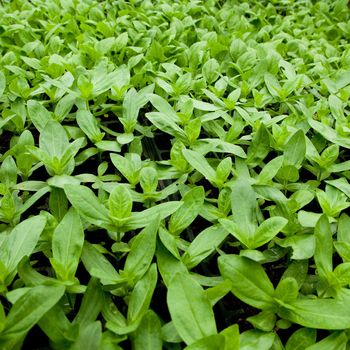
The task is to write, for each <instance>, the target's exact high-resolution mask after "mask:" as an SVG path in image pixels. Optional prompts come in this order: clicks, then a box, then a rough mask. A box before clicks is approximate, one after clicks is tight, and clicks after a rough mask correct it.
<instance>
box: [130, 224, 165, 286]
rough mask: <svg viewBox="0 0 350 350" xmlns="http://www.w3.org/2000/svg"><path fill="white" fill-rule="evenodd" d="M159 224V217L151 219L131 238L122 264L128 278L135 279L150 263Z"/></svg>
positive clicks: (140, 275) (141, 274)
mask: <svg viewBox="0 0 350 350" xmlns="http://www.w3.org/2000/svg"><path fill="white" fill-rule="evenodd" d="M159 224H160V220H159V218H156V219H155V220H152V221H151V222H150V223H149V224H148V225H147V226H146V228H144V229H143V230H142V231H141V232H140V233H139V234H138V235H137V236H136V238H135V239H134V240H133V242H132V245H131V250H130V252H129V254H128V256H127V259H126V261H125V266H124V272H125V273H126V274H127V275H128V277H129V278H130V279H134V280H135V281H137V280H138V279H139V278H141V277H142V276H143V275H144V273H145V272H146V271H147V270H148V268H149V266H150V265H151V262H152V259H153V256H154V253H155V250H156V237H157V232H158V228H159Z"/></svg>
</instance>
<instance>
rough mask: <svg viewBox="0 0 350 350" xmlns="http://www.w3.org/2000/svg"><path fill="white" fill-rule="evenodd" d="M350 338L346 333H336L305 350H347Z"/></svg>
mask: <svg viewBox="0 0 350 350" xmlns="http://www.w3.org/2000/svg"><path fill="white" fill-rule="evenodd" d="M347 343H348V337H347V335H346V333H345V332H334V333H333V334H331V335H329V336H328V337H326V338H324V339H322V340H321V341H319V342H317V343H316V344H313V345H310V346H308V347H307V348H305V350H346V348H347V346H346V345H347Z"/></svg>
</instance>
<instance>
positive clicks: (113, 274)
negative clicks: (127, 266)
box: [81, 241, 125, 285]
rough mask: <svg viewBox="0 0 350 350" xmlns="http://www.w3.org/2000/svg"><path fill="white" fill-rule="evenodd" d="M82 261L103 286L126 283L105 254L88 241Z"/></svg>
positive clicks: (85, 244)
mask: <svg viewBox="0 0 350 350" xmlns="http://www.w3.org/2000/svg"><path fill="white" fill-rule="evenodd" d="M81 260H82V261H83V264H84V266H85V268H86V270H88V272H89V273H90V275H91V276H93V277H96V278H98V279H100V280H101V283H102V284H104V285H108V284H118V283H123V282H125V280H124V279H122V278H121V277H120V275H119V274H118V272H117V271H116V269H115V268H114V267H113V265H112V264H111V263H110V262H109V261H108V260H107V259H106V258H105V257H104V256H103V254H101V253H100V252H99V251H98V250H97V249H96V248H95V247H94V246H93V245H92V244H90V243H88V242H86V241H85V243H84V247H83V252H82V256H81Z"/></svg>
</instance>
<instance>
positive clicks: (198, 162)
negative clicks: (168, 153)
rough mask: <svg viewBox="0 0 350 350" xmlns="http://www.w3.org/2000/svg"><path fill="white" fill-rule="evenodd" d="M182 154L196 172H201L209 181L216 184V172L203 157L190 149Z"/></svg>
mask: <svg viewBox="0 0 350 350" xmlns="http://www.w3.org/2000/svg"><path fill="white" fill-rule="evenodd" d="M182 153H183V155H184V157H185V158H186V160H187V161H188V163H189V164H190V165H191V166H192V167H193V168H194V169H195V170H197V171H199V172H200V173H201V174H202V175H203V176H204V177H205V178H206V179H207V180H208V181H210V182H214V183H215V180H216V172H215V170H214V169H213V168H212V167H211V166H210V165H209V163H208V161H207V160H206V159H205V157H204V156H203V155H201V154H200V153H198V152H195V151H191V150H189V149H184V150H183V151H182Z"/></svg>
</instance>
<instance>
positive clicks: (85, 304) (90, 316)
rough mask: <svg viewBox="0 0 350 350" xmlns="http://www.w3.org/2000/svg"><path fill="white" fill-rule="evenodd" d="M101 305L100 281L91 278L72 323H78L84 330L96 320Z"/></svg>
mask: <svg viewBox="0 0 350 350" xmlns="http://www.w3.org/2000/svg"><path fill="white" fill-rule="evenodd" d="M103 303H104V294H103V290H102V288H101V284H100V281H99V280H98V279H97V278H91V279H90V281H89V284H88V286H87V289H86V291H85V293H84V297H83V300H82V302H81V305H80V308H79V311H78V313H77V315H76V316H75V318H74V321H73V323H78V324H79V325H80V328H81V329H83V328H85V327H86V326H88V325H89V324H90V323H92V322H94V321H95V320H96V318H97V316H98V315H99V313H100V312H101V310H102V307H103Z"/></svg>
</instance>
